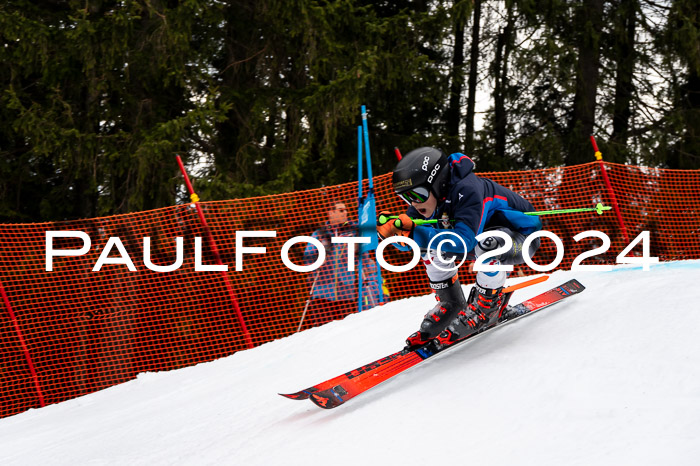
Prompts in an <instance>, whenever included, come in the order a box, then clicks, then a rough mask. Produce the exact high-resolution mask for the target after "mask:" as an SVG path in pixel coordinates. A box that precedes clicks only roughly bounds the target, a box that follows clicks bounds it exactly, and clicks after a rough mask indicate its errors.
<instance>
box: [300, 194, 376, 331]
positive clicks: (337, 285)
mask: <svg viewBox="0 0 700 466" xmlns="http://www.w3.org/2000/svg"><path fill="white" fill-rule="evenodd" d="M326 212H327V214H328V221H327V222H326V223H325V224H324V225H323V226H322V227H320V228H319V229H317V230H316V231H314V232H313V234H312V235H311V236H312V237H314V238H315V239H317V240H319V241H320V242H321V244H323V247H324V248H325V249H326V260H325V261H324V262H323V265H322V266H321V267H319V268H318V269H316V271H315V272H314V273H312V274H310V275H309V281H310V283H311V285H312V286H313V291H312V293H311V302H310V303H309V307H308V309H307V312H306V317H305V321H306V322H307V323H308V325H309V326H311V327H313V326H317V325H321V324H324V323H326V322H329V321H331V320H336V319H342V318H343V317H345V316H346V315H347V314H349V313H351V312H354V311H356V310H357V280H356V278H357V273H358V272H357V268H358V267H357V263H358V257H359V249H360V248H359V245H356V246H355V271H349V270H348V250H349V249H348V248H349V246H348V245H347V244H337V243H336V244H334V243H331V238H333V237H344V236H358V227H357V223H355V222H349V221H348V209H347V207H346V206H345V203H344V202H342V201H337V200H333V201H331V202H330V203H329V204H328V206H327V209H326ZM317 258H318V250H317V249H316V247H315V246H314V245H313V244H311V243H309V244H308V245H307V246H306V249H305V250H304V262H305V263H306V264H311V263H313V262H315V261H316V259H317ZM362 269H363V270H362V275H363V284H364V286H363V290H362V296H363V300H362V301H363V302H362V309H363V310H364V309H369V308H371V307H374V306H377V305H379V297H380V294H379V293H380V289H381V288H380V285H379V280H378V277H377V263H376V261H375V259H374V257H373V255H371V254H370V252H366V253H364V254H363V255H362Z"/></svg>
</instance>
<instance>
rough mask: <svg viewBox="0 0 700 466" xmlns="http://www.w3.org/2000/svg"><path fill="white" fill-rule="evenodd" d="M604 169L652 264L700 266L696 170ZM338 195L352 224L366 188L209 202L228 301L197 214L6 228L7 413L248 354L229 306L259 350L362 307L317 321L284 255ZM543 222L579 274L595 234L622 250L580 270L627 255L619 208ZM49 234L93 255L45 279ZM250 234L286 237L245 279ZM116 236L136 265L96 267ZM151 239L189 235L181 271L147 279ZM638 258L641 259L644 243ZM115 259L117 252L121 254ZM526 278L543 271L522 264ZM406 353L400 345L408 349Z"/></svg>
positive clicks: (571, 194) (2, 269)
mask: <svg viewBox="0 0 700 466" xmlns="http://www.w3.org/2000/svg"><path fill="white" fill-rule="evenodd" d="M605 166H606V167H607V170H608V175H609V177H610V180H611V183H612V186H613V189H614V192H615V196H616V198H617V202H618V204H619V206H620V211H621V213H622V218H623V221H624V223H625V226H626V229H627V232H628V234H629V239H630V240H632V239H634V238H635V237H636V236H637V235H638V234H639V233H641V232H642V231H645V230H649V231H650V232H651V255H652V256H657V257H659V260H661V261H665V260H678V259H697V258H700V201H699V199H700V171H679V170H664V169H652V168H644V167H636V166H627V165H617V164H610V163H606V165H605ZM390 176H391V175H390V174H386V175H382V176H379V177H376V178H375V189H376V199H377V210H378V211H382V210H387V211H391V212H395V213H400V212H402V211H404V210H405V207H406V205H405V204H404V203H403V202H402V201H401V200H400V199H399V198H398V197H397V196H395V195H394V194H393V193H392V192H391V183H390ZM480 176H486V177H489V178H491V179H493V180H495V181H497V182H499V183H501V184H503V185H504V186H506V187H508V188H510V189H512V190H514V191H516V192H518V193H520V194H522V195H523V196H524V197H525V198H526V199H528V200H529V201H531V202H532V203H533V205H534V206H535V207H536V209H537V210H550V209H564V208H577V207H593V206H595V204H596V203H598V202H602V203H604V204H606V205H610V204H611V199H610V195H609V193H608V192H607V190H606V187H605V184H604V183H603V182H602V180H601V165H600V163H599V162H593V163H590V164H585V165H580V166H575V167H566V168H554V169H544V170H534V171H522V172H508V173H483V174H480ZM365 183H366V181H365ZM365 192H367V190H366V186H365ZM329 200H341V201H343V202H345V204H346V206H347V207H348V209H349V212H350V219H351V220H355V221H356V220H357V183H348V184H344V185H340V186H333V187H327V188H322V189H316V190H310V191H303V192H294V193H289V194H281V195H275V196H267V197H261V198H252V199H241V200H228V201H216V202H202V203H201V204H200V205H201V206H202V207H203V210H204V215H205V217H206V219H207V221H208V223H209V226H210V228H211V231H212V234H213V237H214V238H215V240H216V243H217V246H218V250H219V252H220V254H221V258H222V260H223V263H224V264H227V265H228V267H229V270H228V272H225V273H226V274H227V276H228V279H229V280H230V283H231V284H232V285H233V290H234V294H235V296H233V297H232V296H231V293H229V291H228V290H227V288H226V285H225V280H224V277H223V275H222V272H217V271H195V270H194V264H195V257H194V250H195V245H194V243H195V238H196V237H201V238H203V239H202V248H201V249H202V256H203V257H202V258H201V263H202V264H206V265H211V264H214V258H213V255H212V252H211V248H210V247H209V244H208V241H207V234H206V232H205V231H204V230H203V227H202V226H201V224H200V222H199V219H198V217H197V214H196V211H195V209H194V207H193V205H191V204H187V205H178V206H173V207H168V208H163V209H159V210H154V211H149V212H139V213H133V214H127V215H120V216H114V217H106V218H96V219H89V220H79V221H70V222H55V223H40V224H16V225H15V224H10V225H0V285H2V286H1V287H0V289H4V291H5V295H6V298H7V299H6V300H0V302H1V303H2V304H0V307H1V308H2V309H1V312H0V399H2V404H1V405H0V416H8V415H12V414H15V413H19V412H21V411H24V410H27V409H29V408H33V407H37V406H40V405H41V404H43V402H44V400H45V402H46V403H56V402H59V401H63V400H66V399H70V398H74V397H77V396H80V395H84V394H87V393H91V392H94V391H96V390H100V389H103V388H106V387H109V386H112V385H115V384H118V383H121V382H124V381H127V380H130V379H133V378H134V377H135V376H136V375H137V374H138V373H140V372H146V371H161V370H168V369H176V368H180V367H184V366H188V365H193V364H197V363H200V362H205V361H211V360H214V359H217V358H220V357H222V356H226V355H230V354H232V353H234V352H236V351H238V350H241V349H245V348H247V346H248V345H247V343H246V342H247V339H246V335H244V334H243V332H242V330H241V325H240V323H239V321H238V318H237V316H236V312H235V304H234V303H233V302H232V301H233V300H234V299H235V300H236V301H237V304H238V306H239V307H240V312H241V316H242V318H243V320H244V322H245V325H246V326H247V330H248V332H249V337H250V340H252V342H253V344H255V345H260V344H262V343H265V342H268V341H271V340H273V339H276V338H280V337H284V336H287V335H290V334H292V333H294V332H296V331H297V328H298V326H299V324H300V320H301V317H302V314H303V312H304V309H306V310H307V315H306V316H305V317H306V318H307V319H308V320H307V323H306V324H305V325H304V326H303V327H302V328H308V326H309V325H310V324H309V323H308V322H312V325H315V324H320V323H325V322H328V321H329V320H331V319H333V318H340V317H343V316H345V315H347V314H349V313H352V312H356V311H357V307H356V305H354V304H353V305H347V303H345V304H344V307H342V308H340V309H330V308H315V310H313V312H314V313H315V314H316V315H313V316H312V315H310V312H309V310H310V309H311V306H309V307H307V306H306V304H307V301H308V300H309V297H310V288H311V285H312V282H313V280H312V278H313V277H314V272H306V273H300V272H294V271H292V270H290V269H288V268H287V267H286V266H285V265H284V264H283V262H282V259H281V249H282V246H283V244H284V243H285V242H286V241H287V240H289V239H290V238H293V237H295V236H300V235H311V233H312V232H314V231H315V230H316V229H317V228H318V227H319V226H320V225H321V224H323V223H324V222H325V221H326V219H327V216H326V211H325V208H324V206H325V205H326V204H327V203H328V201H329ZM542 220H543V224H544V229H545V230H549V231H551V232H553V233H555V234H556V235H557V236H558V237H559V238H561V240H562V241H563V243H564V249H565V255H564V260H563V261H562V262H561V264H560V266H559V268H563V269H568V268H570V266H571V263H572V261H573V260H574V258H575V257H576V256H578V255H579V254H581V253H583V252H585V251H587V250H591V249H593V248H595V247H597V246H599V245H600V244H601V242H600V240H597V239H594V238H588V239H586V240H582V241H580V242H578V243H577V242H575V241H573V239H572V238H573V237H574V236H575V235H576V234H577V233H580V232H583V231H586V230H598V231H602V232H604V233H606V234H607V235H608V236H609V237H610V238H611V240H612V246H611V247H610V249H609V250H608V251H607V252H606V253H604V254H600V255H597V256H595V257H593V258H590V259H587V260H586V261H585V264H614V263H615V259H616V256H617V254H619V253H620V252H621V251H622V250H623V249H624V248H625V247H626V246H627V242H626V241H625V239H624V238H623V236H622V235H621V230H620V226H619V224H618V221H617V218H616V215H615V213H614V212H613V211H608V212H606V213H605V214H604V215H602V216H599V215H596V214H595V213H583V214H564V215H556V216H546V217H542ZM47 231H82V232H85V233H86V234H87V235H88V236H89V238H90V241H91V248H90V250H89V252H87V253H86V254H84V255H80V256H74V257H55V258H54V259H53V271H50V272H48V271H46V270H45V267H46V232H47ZM241 231H275V232H276V237H274V238H257V239H255V238H254V239H250V238H248V239H245V241H244V246H245V247H265V248H266V249H267V252H266V253H265V254H246V255H244V256H243V270H241V271H236V270H235V264H236V256H235V251H236V232H241ZM111 237H118V238H119V239H120V240H121V243H122V244H123V245H124V248H125V250H126V252H127V253H128V256H129V258H130V259H131V260H132V261H133V264H134V267H135V269H136V270H135V271H130V270H129V269H128V268H127V266H126V265H123V264H106V265H104V266H103V267H102V269H101V270H100V271H93V267H94V266H95V264H96V262H97V260H98V258H99V257H100V254H101V253H102V251H103V249H104V248H105V245H106V244H107V241H108V240H109V238H111ZM144 237H150V238H151V259H152V262H153V263H154V264H156V265H170V264H173V263H174V262H175V258H176V248H175V238H176V237H181V238H183V242H184V247H183V251H184V258H183V264H182V266H181V267H179V268H178V269H177V270H175V271H172V272H155V271H152V270H150V269H148V268H147V267H146V266H145V265H144V259H143V257H144V239H143V238H144ZM83 244H84V243H83V240H81V239H79V238H55V239H54V240H53V247H54V248H55V249H75V250H77V249H79V248H81V247H82V246H83ZM304 246H305V243H300V244H297V245H295V246H293V247H292V248H291V250H290V252H289V257H290V259H291V260H292V261H293V262H294V263H296V264H299V265H302V264H304V261H303V258H302V253H303V249H304ZM635 250H638V251H641V246H639V247H638V248H636V249H635ZM111 256H112V257H117V256H119V254H118V251H117V249H116V248H113V249H112V254H111ZM555 256H556V248H555V247H554V244H553V243H552V241H550V240H548V239H543V240H542V246H541V248H540V250H539V251H538V253H537V254H536V255H535V257H534V260H535V261H536V262H537V263H538V264H542V265H544V264H548V263H550V262H551V261H552V260H553V259H554V257H555ZM386 258H387V260H388V262H390V263H392V264H394V265H401V264H405V263H407V262H408V261H409V260H410V255H409V254H408V253H401V252H398V251H396V250H395V249H394V248H392V247H389V248H388V249H387V250H386ZM516 273H519V274H532V273H535V272H534V271H533V270H530V269H529V268H528V267H527V266H516ZM460 274H461V279H462V283H464V284H468V283H471V281H472V280H473V278H474V276H473V274H471V273H469V271H468V266H467V265H465V266H463V267H462V270H461V271H460ZM382 276H383V279H384V286H385V288H386V289H387V290H388V292H389V299H390V300H396V299H401V298H404V297H407V296H415V295H421V294H427V293H429V292H430V289H429V287H428V286H427V279H426V278H425V272H424V269H423V266H422V265H421V264H419V265H417V266H416V267H414V268H413V269H412V270H410V271H408V272H403V273H392V272H389V271H387V270H382ZM346 298H348V297H346ZM349 298H350V299H349V300H353V299H354V300H356V297H355V296H349ZM426 311H427V309H426ZM13 317H14V319H13ZM418 324H419V322H416V326H418ZM401 345H402V342H397V347H398V346H401ZM32 369H34V370H35V372H34V374H33V373H32Z"/></svg>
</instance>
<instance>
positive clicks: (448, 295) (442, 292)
mask: <svg viewBox="0 0 700 466" xmlns="http://www.w3.org/2000/svg"><path fill="white" fill-rule="evenodd" d="M430 287H431V288H432V289H433V290H434V291H435V298H436V299H437V300H438V303H437V304H436V305H435V307H434V308H432V309H431V310H430V311H429V312H428V313H427V314H426V315H425V317H424V318H423V322H421V325H420V330H418V331H417V332H415V333H414V334H412V335H411V336H409V337H408V338H407V339H406V347H405V348H404V350H406V351H411V350H414V349H416V348H418V347H420V346H423V345H425V344H426V343H428V342H429V341H431V340H432V339H434V338H435V337H436V336H438V335H439V334H440V333H441V332H442V331H443V330H444V329H445V328H446V327H447V325H449V323H450V322H452V321H453V320H454V319H455V318H456V317H457V315H458V314H459V313H460V312H462V311H464V310H465V309H466V308H467V300H466V299H465V298H464V293H463V292H462V286H461V285H460V283H459V279H458V278H457V275H455V276H454V277H452V278H450V279H448V280H445V281H442V282H430Z"/></svg>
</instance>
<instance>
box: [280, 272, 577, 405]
mask: <svg viewBox="0 0 700 466" xmlns="http://www.w3.org/2000/svg"><path fill="white" fill-rule="evenodd" d="M584 289H585V288H584V286H583V285H581V283H579V282H578V281H577V280H570V281H568V282H566V283H564V284H562V285H560V286H557V287H555V288H552V289H551V290H549V291H546V292H544V293H542V294H539V295H537V296H535V297H533V298H530V299H528V300H527V301H524V302H522V303H520V304H517V305H515V306H512V307H511V308H509V310H508V313H507V315H509V316H511V317H510V318H508V319H503V320H501V321H499V322H498V323H497V324H496V325H494V326H492V327H489V328H487V329H484V330H483V331H481V332H479V333H476V334H473V335H470V336H468V337H466V338H464V339H462V340H459V341H457V342H456V343H454V344H452V345H450V346H448V347H445V348H441V349H439V350H437V349H434V348H433V347H432V346H431V345H430V344H427V345H426V346H423V347H421V348H418V349H416V350H413V351H399V352H397V353H394V354H391V355H389V356H386V357H384V358H382V359H378V360H377V361H374V362H372V363H369V364H366V365H364V366H361V367H358V368H357V369H354V370H352V371H350V372H346V373H345V374H342V375H340V376H338V377H334V378H333V379H330V380H327V381H325V382H322V383H320V384H318V385H314V386H313V387H309V388H307V389H306V390H302V391H300V392H297V393H293V394H289V395H283V396H286V397H288V398H292V399H306V398H310V399H311V401H312V402H314V403H315V404H316V405H318V406H320V407H321V408H326V409H331V408H335V407H337V406H340V405H341V404H343V403H345V402H347V401H348V400H350V399H352V398H354V397H356V396H357V395H359V394H361V393H364V392H365V391H367V390H369V389H371V388H373V387H375V386H377V385H379V384H380V383H382V382H384V381H386V380H388V379H390V378H392V377H394V376H395V375H398V374H400V373H402V372H404V371H405V370H407V369H409V368H411V367H413V366H415V365H417V364H420V363H421V362H423V361H425V360H426V359H429V358H431V357H433V356H435V355H436V354H442V353H444V352H446V351H448V350H451V349H453V348H455V347H457V346H459V345H460V344H461V343H464V342H465V341H468V340H471V339H472V338H473V337H475V336H477V335H483V334H484V333H486V332H488V331H491V330H493V329H496V328H499V327H501V326H502V325H504V324H507V323H510V322H513V321H515V320H517V319H519V318H521V317H524V316H527V315H530V314H533V313H534V312H537V311H539V310H541V309H544V308H546V307H549V306H551V305H552V304H555V303H557V302H559V301H561V300H563V299H565V298H567V297H569V296H573V295H575V294H578V293H580V292H581V291H583V290H584Z"/></svg>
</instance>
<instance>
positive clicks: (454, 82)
mask: <svg viewBox="0 0 700 466" xmlns="http://www.w3.org/2000/svg"><path fill="white" fill-rule="evenodd" d="M454 41H455V44H454V51H453V54H452V78H451V80H450V104H449V107H448V109H447V112H446V115H445V126H446V130H447V135H448V136H452V137H454V138H459V124H460V122H461V116H462V115H461V106H460V102H461V100H462V99H461V98H462V86H463V85H464V75H463V72H462V68H463V67H464V21H463V19H462V15H459V14H455V17H454Z"/></svg>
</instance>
